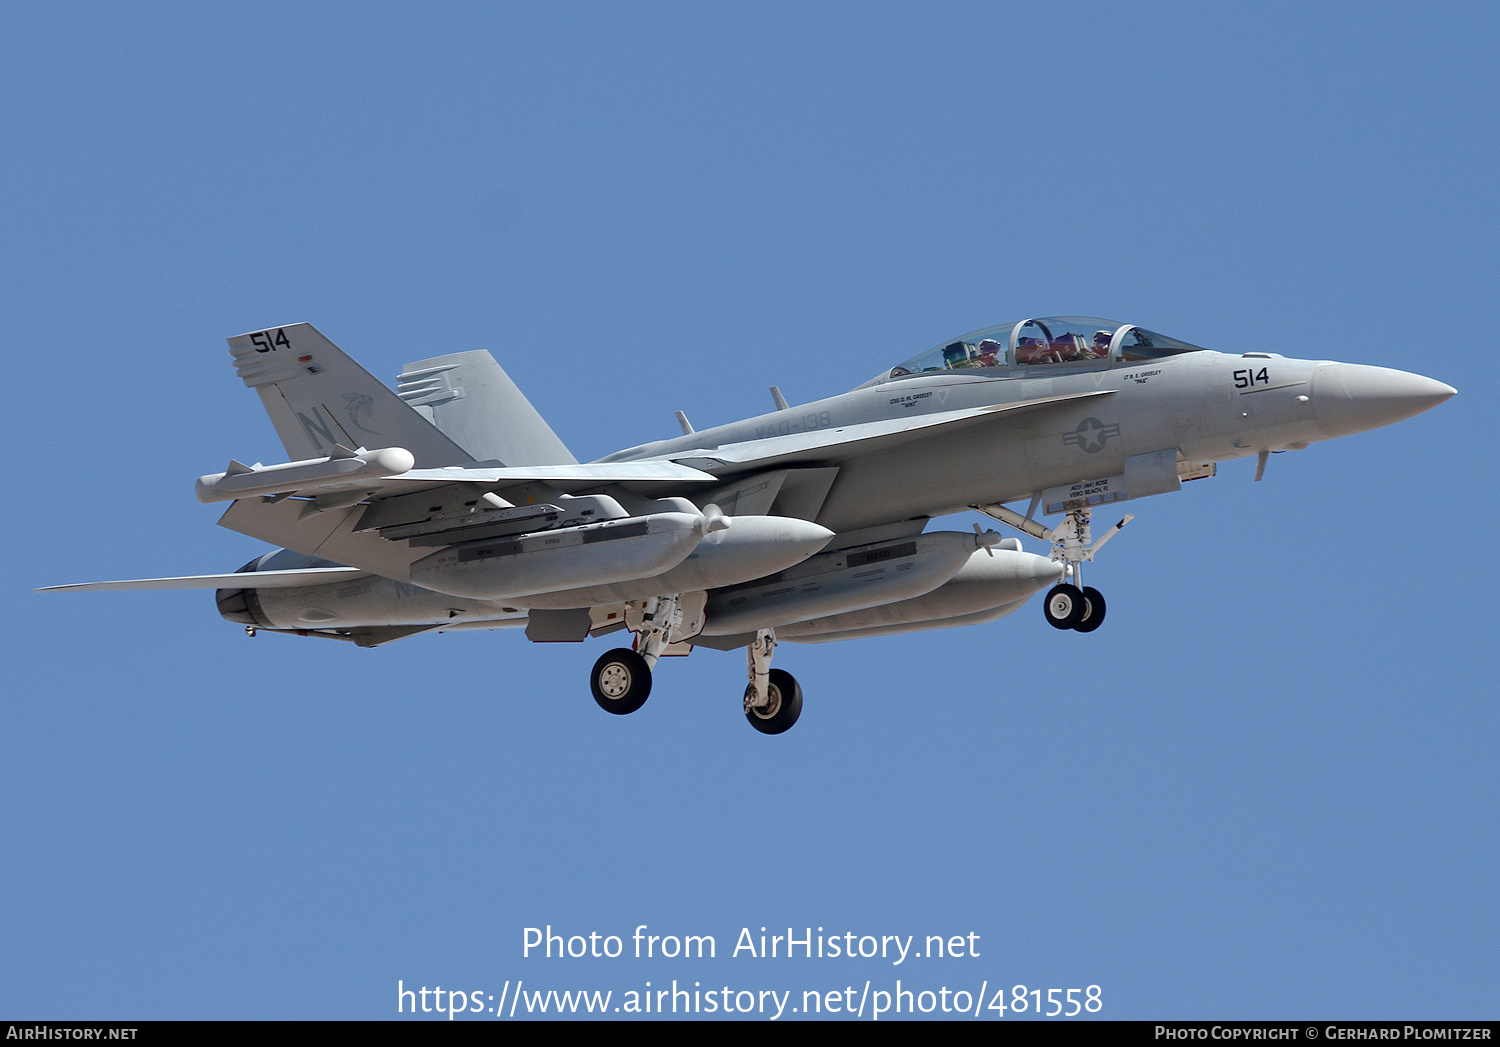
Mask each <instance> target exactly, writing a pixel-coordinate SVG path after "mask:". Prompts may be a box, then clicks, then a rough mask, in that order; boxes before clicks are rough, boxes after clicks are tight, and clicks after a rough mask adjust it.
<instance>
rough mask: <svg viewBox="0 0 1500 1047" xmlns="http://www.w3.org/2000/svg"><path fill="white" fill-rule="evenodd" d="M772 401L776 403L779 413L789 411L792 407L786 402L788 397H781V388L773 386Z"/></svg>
mask: <svg viewBox="0 0 1500 1047" xmlns="http://www.w3.org/2000/svg"><path fill="white" fill-rule="evenodd" d="M771 399H773V400H775V401H776V410H778V411H785V410H788V409H789V408H790V406H791V405H790V404H788V403H787V402H786V397H784V396H782V395H781V387H780V386H775V385H773V386H771Z"/></svg>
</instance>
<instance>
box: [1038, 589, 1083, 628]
mask: <svg viewBox="0 0 1500 1047" xmlns="http://www.w3.org/2000/svg"><path fill="white" fill-rule="evenodd" d="M1087 608H1088V605H1087V604H1086V603H1085V602H1084V598H1083V593H1082V592H1080V591H1079V589H1078V586H1076V585H1069V584H1068V583H1067V582H1064V583H1063V584H1062V585H1054V586H1053V587H1052V589H1051V590H1050V591H1049V592H1048V593H1047V600H1046V602H1045V603H1043V604H1042V613H1043V614H1044V615H1046V616H1047V624H1048V625H1050V626H1052V628H1054V629H1076V628H1077V627H1078V623H1079V622H1081V621H1083V616H1084V615H1085V614H1087V613H1088V611H1087Z"/></svg>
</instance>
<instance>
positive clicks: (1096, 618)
mask: <svg viewBox="0 0 1500 1047" xmlns="http://www.w3.org/2000/svg"><path fill="white" fill-rule="evenodd" d="M1083 604H1084V607H1083V617H1082V618H1081V619H1079V621H1078V624H1077V625H1075V626H1073V628H1074V629H1076V630H1077V631H1078V632H1081V633H1091V632H1093V631H1094V630H1095V629H1097V628H1099V626H1101V625H1103V624H1104V611H1105V606H1104V594H1103V593H1101V592H1100V591H1099V590H1098V589H1095V588H1094V587H1093V586H1092V585H1085V586H1084V587H1083Z"/></svg>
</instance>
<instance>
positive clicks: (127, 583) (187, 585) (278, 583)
mask: <svg viewBox="0 0 1500 1047" xmlns="http://www.w3.org/2000/svg"><path fill="white" fill-rule="evenodd" d="M365 573H366V572H364V571H361V570H360V569H359V568H358V567H309V568H306V569H305V570H301V571H254V572H251V571H236V572H235V573H234V574H190V575H184V576H183V577H180V578H130V579H126V580H124V581H119V582H79V583H77V584H75V585H49V586H47V587H45V588H43V589H37V590H36V592H39V593H103V592H117V591H120V590H124V589H231V588H240V587H241V586H246V585H254V586H255V588H257V589H297V588H300V587H301V586H304V585H319V584H321V583H323V582H339V581H344V580H346V579H354V578H362V577H364V575H365Z"/></svg>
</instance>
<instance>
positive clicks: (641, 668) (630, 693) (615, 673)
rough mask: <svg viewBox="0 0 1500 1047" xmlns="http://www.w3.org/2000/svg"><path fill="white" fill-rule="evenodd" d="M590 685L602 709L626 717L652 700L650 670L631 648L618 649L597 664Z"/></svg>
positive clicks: (595, 699) (590, 678) (644, 660)
mask: <svg viewBox="0 0 1500 1047" xmlns="http://www.w3.org/2000/svg"><path fill="white" fill-rule="evenodd" d="M589 685H590V688H591V689H592V690H593V692H594V701H596V702H598V703H599V708H601V709H603V710H604V711H605V712H607V713H614V714H615V715H616V716H624V715H625V714H626V713H633V712H635V711H636V710H637V709H639V708H640V707H641V706H643V705H645V704H646V699H647V698H649V697H651V667H650V666H649V665H647V664H646V659H644V658H642V657H641V656H640V655H638V654H636V653H635V652H634V651H632V650H631V649H630V648H628V647H616V648H615V649H614V650H613V651H610V652H609V653H608V654H606V655H605V656H604V657H603V658H600V659H599V660H598V661H597V662H595V663H594V672H593V675H591V676H590V677H589Z"/></svg>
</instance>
